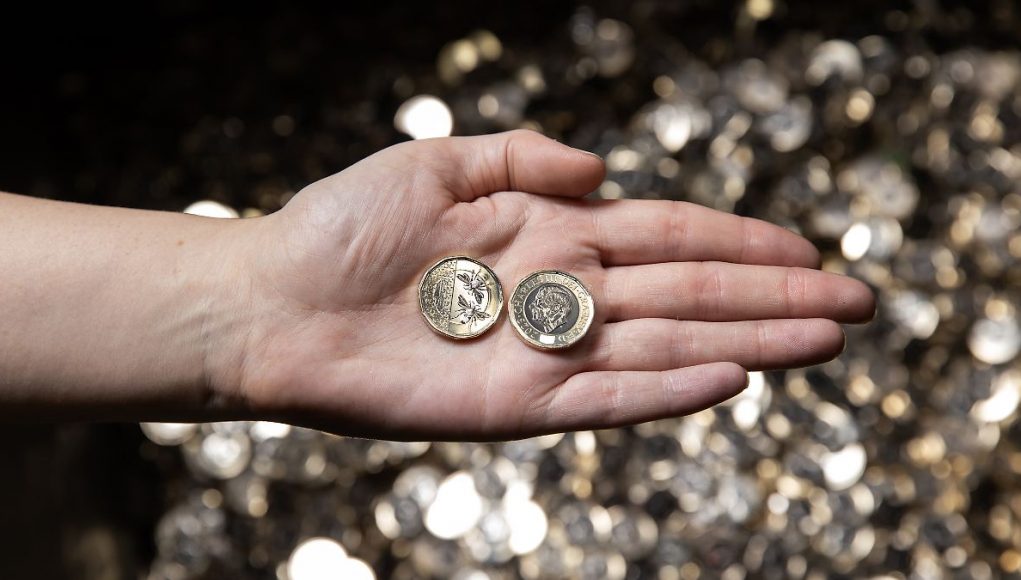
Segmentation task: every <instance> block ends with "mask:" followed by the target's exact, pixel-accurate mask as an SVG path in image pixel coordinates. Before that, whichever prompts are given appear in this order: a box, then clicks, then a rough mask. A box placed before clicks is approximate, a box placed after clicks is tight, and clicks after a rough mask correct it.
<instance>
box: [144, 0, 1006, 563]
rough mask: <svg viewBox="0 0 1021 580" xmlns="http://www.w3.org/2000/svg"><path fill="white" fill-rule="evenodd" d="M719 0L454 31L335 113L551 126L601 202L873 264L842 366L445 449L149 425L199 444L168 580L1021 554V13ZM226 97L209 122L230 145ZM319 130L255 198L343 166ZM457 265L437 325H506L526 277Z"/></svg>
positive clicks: (382, 130)
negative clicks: (515, 289)
mask: <svg viewBox="0 0 1021 580" xmlns="http://www.w3.org/2000/svg"><path fill="white" fill-rule="evenodd" d="M702 4H706V3H699V2H657V1H652V2H641V3H634V4H633V5H628V6H630V7H629V8H621V7H619V6H616V5H615V4H614V5H613V6H599V5H596V6H594V7H591V8H589V7H583V8H580V9H578V10H576V11H575V12H574V13H573V14H572V15H571V16H570V17H569V18H568V19H567V20H566V21H564V22H563V23H561V24H560V25H559V28H558V29H557V30H559V33H558V34H553V35H550V36H549V37H548V38H546V39H544V40H542V41H541V42H538V43H536V42H525V41H515V40H514V39H513V38H510V37H507V38H500V37H498V36H497V35H496V34H494V33H492V32H487V31H477V32H475V33H472V34H470V35H468V36H466V37H465V38H459V39H451V41H450V42H449V44H447V45H446V46H445V47H444V48H443V49H442V50H441V51H439V53H438V55H437V63H436V66H435V68H434V69H433V70H430V71H417V72H416V71H402V70H400V69H399V68H387V69H385V70H384V69H381V70H380V72H379V73H378V74H379V75H381V78H374V79H372V82H371V83H366V86H367V87H379V86H385V87H387V88H386V91H388V94H389V95H390V96H391V97H392V98H393V99H394V100H395V101H396V102H397V103H399V104H400V103H402V104H400V106H399V107H398V106H395V107H394V108H393V110H386V109H381V108H378V107H366V108H364V109H357V110H351V111H347V112H344V114H343V117H342V119H343V120H342V121H338V122H341V123H345V124H347V125H345V126H356V127H359V130H358V132H357V134H361V135H371V136H373V139H375V141H373V140H372V139H368V140H367V143H370V144H373V143H375V142H376V141H379V140H380V139H382V138H384V137H385V139H389V140H390V141H396V140H398V139H400V137H399V132H400V133H404V134H406V135H408V136H411V137H415V138H419V137H428V136H437V135H444V134H449V133H451V132H453V133H456V134H474V133H482V132H490V131H495V130H502V129H509V128H516V127H528V128H533V129H536V130H540V131H543V132H544V133H546V134H548V135H550V136H552V137H555V138H558V139H560V140H562V141H564V142H567V143H569V144H571V145H573V146H577V147H579V148H583V149H589V150H593V151H595V152H597V153H599V154H600V155H602V156H603V157H604V158H605V159H606V163H607V166H608V169H609V173H608V176H607V179H606V181H605V182H604V183H603V184H602V185H601V186H600V188H599V190H598V192H597V193H596V195H598V196H600V197H603V198H607V199H614V198H622V197H634V198H648V197H656V198H666V199H683V200H689V201H694V202H697V203H700V204H704V205H707V206H710V207H714V208H718V209H722V210H726V211H734V212H737V213H740V214H744V215H752V216H755V217H760V218H764V219H767V220H769V221H772V222H775V223H780V224H782V225H784V226H786V227H789V228H791V229H793V230H795V231H798V232H800V233H802V234H804V235H806V236H807V237H809V238H810V239H811V240H812V241H814V242H816V243H817V244H818V245H819V246H820V248H821V249H822V250H823V255H824V267H825V268H826V269H828V270H831V271H836V272H843V273H847V274H850V275H852V276H855V277H858V278H860V279H863V280H865V281H867V282H868V283H869V284H870V285H872V286H873V287H874V288H875V289H876V291H877V293H878V294H879V297H880V300H879V303H880V310H879V312H878V315H877V319H876V321H875V322H873V323H872V324H871V325H869V326H867V327H863V328H854V329H850V330H849V336H848V346H847V349H846V351H845V352H844V353H843V354H842V355H841V356H840V357H839V358H838V359H837V360H835V361H833V362H830V363H828V364H825V365H822V366H818V367H813V368H809V369H801V370H793V371H788V372H775V373H766V374H763V373H753V374H752V381H751V385H750V386H749V388H748V389H747V390H746V391H745V392H743V393H742V394H741V395H739V396H738V397H736V398H735V399H733V400H731V401H729V402H727V403H726V404H724V405H721V406H718V407H716V408H713V409H710V410H707V411H703V412H701V413H698V414H696V415H693V416H690V417H687V418H683V419H674V420H663V421H656V422H652V423H647V424H643V425H639V426H636V427H633V428H626V429H615V430H606V431H599V432H579V433H571V434H566V435H550V436H546V437H539V438H534V439H526V440H521V441H513V442H507V443H494V444H474V443H434V444H429V443H392V442H381V441H368V440H359V439H347V438H339V437H334V436H330V435H325V434H322V433H318V432H313V431H307V430H303V429H297V428H291V427H288V426H285V425H277V424H272V423H262V422H239V423H214V424H206V425H199V426H186V425H167V424H146V425H143V429H144V430H145V432H146V434H147V436H148V437H149V438H150V439H151V440H152V445H151V446H149V447H147V449H146V450H145V452H146V453H147V454H149V455H151V456H153V457H155V458H159V457H164V456H166V454H167V453H171V454H175V453H180V454H181V456H183V458H184V465H185V466H186V471H184V472H182V471H178V470H174V469H172V468H168V469H167V473H166V476H167V478H168V482H169V483H168V486H167V489H168V502H169V503H170V505H171V507H170V508H169V509H168V510H167V511H166V513H165V515H164V516H163V518H162V520H161V521H160V523H159V525H158V527H157V529H156V532H155V539H156V547H157V556H156V559H155V561H154V562H153V563H152V567H151V569H150V570H149V571H148V577H149V578H150V579H152V580H157V579H166V580H178V579H186V578H221V577H230V578H277V579H280V580H309V579H312V578H327V577H329V578H334V577H336V578H340V577H344V578H372V577H377V578H397V579H400V578H423V577H425V578H460V579H469V578H470V579H485V578H492V579H503V578H557V577H573V578H620V579H623V578H628V579H631V578H658V579H664V580H667V579H675V578H680V579H685V580H690V579H695V578H725V579H729V580H739V579H742V578H752V577H755V578H759V577H762V578H796V579H798V578H810V579H822V578H829V577H833V576H848V577H884V578H908V577H911V578H941V577H947V578H978V579H982V578H994V577H999V576H1002V575H1012V574H1019V573H1021V422H1018V421H1017V417H1018V406H1019V403H1021V358H1019V351H1021V325H1019V322H1018V309H1019V308H1021V301H1019V298H1018V297H1019V296H1021V232H1019V226H1021V141H1019V138H1021V50H1018V49H1017V48H1016V47H1015V46H1014V45H1015V44H1016V42H1010V40H1011V39H1013V38H1015V36H1016V31H1017V30H1019V29H1021V17H1019V9H1018V8H1017V7H1016V5H1015V4H1014V3H1011V2H1008V1H1006V0H1001V1H995V0H994V1H991V2H988V3H978V4H977V5H975V4H974V3H972V4H962V5H960V6H956V5H955V6H946V5H944V4H943V3H931V2H918V3H913V4H903V3H898V4H896V6H894V7H889V6H887V5H886V4H885V3H880V4H877V5H876V6H874V7H871V8H868V9H861V8H860V7H859V8H858V9H854V8H850V7H843V6H835V5H827V10H825V11H823V10H820V9H819V7H818V5H817V4H815V3H807V2H789V3H783V2H780V1H779V0H746V1H742V2H738V3H737V4H735V5H729V4H728V5H726V6H722V7H716V6H702ZM710 4H711V3H710ZM822 13H825V14H822ZM536 17H537V18H539V17H541V15H537V16H536ZM366 90H367V91H368V90H370V89H369V88H366ZM372 90H375V89H372ZM338 114H340V113H338ZM288 119H290V117H288ZM229 121H230V119H225V120H223V122H222V123H216V122H211V123H210V124H209V127H207V128H206V129H208V131H209V132H211V134H212V133H217V135H218V136H216V137H215V139H230V138H231V137H230V135H229V134H227V133H228V132H230V131H234V130H235V129H236V128H237V127H236V125H237V123H230V122H229ZM285 121H286V119H285V120H280V121H279V123H277V121H276V120H274V121H273V130H274V131H277V132H278V133H279V134H280V135H284V134H285V133H286V134H287V135H290V134H291V132H292V131H294V132H295V134H300V129H299V130H297V131H295V130H294V127H293V123H290V124H288V122H285ZM278 124H279V127H278ZM249 125H251V121H250V120H249ZM206 129H203V131H206ZM220 133H223V134H220ZM224 135H226V136H224ZM215 139H214V138H213V137H210V136H208V135H206V136H200V137H196V139H194V140H188V141H187V142H188V143H190V145H189V147H191V149H189V150H190V151H193V152H194V153H195V154H196V156H199V154H200V153H201V152H202V151H204V147H205V146H204V145H203V143H206V144H208V143H209V142H212V141H214V140H215ZM301 142H303V143H306V144H307V145H308V147H307V149H306V150H305V153H307V157H306V161H305V163H304V165H302V168H303V169H302V171H308V172H310V173H309V174H307V175H306V174H300V175H290V176H281V177H280V178H279V179H278V180H268V181H267V186H266V187H265V188H262V189H257V190H256V191H257V193H253V194H252V197H251V198H250V199H245V200H243V201H241V202H235V203H234V205H236V206H237V207H234V208H227V209H228V210H232V211H234V212H235V214H237V213H241V214H246V215H257V214H259V213H265V212H269V211H273V210H275V209H277V208H278V207H279V205H280V204H281V203H283V202H284V201H286V198H287V195H288V194H289V191H290V190H289V189H288V188H286V187H283V186H280V185H279V183H286V182H287V181H288V180H290V181H292V182H293V181H300V180H301V179H303V178H306V177H307V178H314V177H321V176H322V175H323V174H324V173H325V167H330V166H331V164H332V165H333V166H332V167H331V168H332V169H339V167H336V166H335V163H336V161H337V159H339V158H340V157H339V155H338V154H336V153H335V152H334V149H331V148H330V143H331V142H332V141H331V140H330V139H329V138H324V139H322V140H320V141H310V140H308V139H307V138H306V139H305V140H304V141H301ZM349 161H353V159H352V160H349ZM214 197H215V196H214ZM219 201H221V202H222V201H225V199H223V198H221V199H219ZM459 271H460V266H457V267H455V272H459ZM474 271H475V272H478V271H479V270H474ZM455 279H457V280H458V282H457V284H463V285H465V288H459V289H458V292H459V294H457V295H462V296H463V295H464V292H468V293H470V294H473V290H472V289H473V288H474V289H475V290H481V289H482V288H483V287H484V288H486V290H485V292H484V293H481V292H480V297H479V298H478V299H476V300H474V301H473V302H467V301H466V305H458V304H457V302H456V296H455V295H454V294H449V295H448V294H445V292H446V290H443V289H439V290H436V286H435V285H434V286H433V287H430V291H429V292H430V294H429V297H430V299H435V298H437V297H438V298H439V299H441V300H446V299H447V298H450V299H451V300H453V302H441V303H442V304H447V305H450V304H454V305H455V307H454V308H455V310H454V311H451V310H449V309H448V310H446V311H444V313H445V320H442V321H440V320H439V319H437V320H436V321H434V320H433V319H431V318H430V317H429V315H428V314H427V315H426V318H427V320H429V323H430V324H434V323H435V324H434V327H435V326H437V325H438V326H442V327H443V328H448V327H449V326H448V325H449V322H450V319H451V317H452V316H459V317H460V322H459V323H458V324H461V325H467V326H468V327H470V328H472V329H474V330H470V331H469V332H474V331H475V330H479V329H481V327H482V326H484V325H485V324H492V322H491V320H493V319H494V318H495V316H493V313H492V312H490V310H489V308H490V307H492V306H495V305H497V304H498V303H500V302H502V295H501V296H499V297H498V296H497V295H496V294H495V293H494V291H493V289H491V288H489V287H488V286H479V285H477V284H475V282H474V281H473V279H472V278H471V277H470V276H469V279H468V280H467V281H465V280H460V278H458V277H456V276H455ZM426 286H427V285H426ZM424 287H425V286H424ZM514 303H515V300H514V298H513V297H512V298H511V299H510V301H509V307H510V309H511V311H514V309H515V308H516V307H515V305H514ZM498 310H499V308H498V307H497V311H498ZM479 313H482V314H486V315H487V316H482V317H480V315H479ZM515 320H516V318H515ZM533 323H534V324H533ZM529 324H530V325H532V326H533V328H538V327H540V326H542V324H543V323H542V321H539V320H535V319H533V320H532V322H529ZM438 330H439V329H438ZM547 334H548V333H547ZM171 465H173V463H171ZM338 571H343V574H341V573H340V572H338ZM338 574H340V575H338Z"/></svg>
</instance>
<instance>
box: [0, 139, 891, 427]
mask: <svg viewBox="0 0 1021 580" xmlns="http://www.w3.org/2000/svg"><path fill="white" fill-rule="evenodd" d="M603 176H604V167H603V163H602V161H601V160H600V159H599V158H598V157H596V156H594V155H591V154H588V153H585V152H582V151H578V150H575V149H572V148H570V147H567V146H565V145H562V144H560V143H557V142H556V141H553V140H550V139H547V138H545V137H542V136H541V135H539V134H537V133H531V132H526V131H514V132H509V133H502V134H497V135H490V136H483V137H456V138H444V139H432V140H423V141H415V142H410V143H404V144H401V145H397V146H394V147H391V148H389V149H386V150H383V151H381V152H379V153H377V154H375V155H373V156H371V157H369V158H367V159H365V160H363V161H361V162H360V163H357V164H355V165H353V166H351V167H350V168H348V169H347V170H345V171H342V172H341V173H338V174H336V175H334V176H332V177H329V178H326V179H324V180H322V181H319V182H317V183H314V184H312V185H310V186H308V187H306V188H305V189H304V190H302V191H301V192H299V193H298V194H297V195H296V196H295V197H294V198H293V199H292V200H291V201H290V202H289V203H288V204H287V205H286V206H285V207H284V208H283V209H282V210H281V211H279V212H276V213H274V214H272V215H269V216H266V217H259V218H252V219H244V220H215V219H211V218H201V217H196V216H188V215H183V214H175V213H164V212H150V211H140V210H131V209H121V208H106V207H94V206H86V205H79V204H70V203H62V202H55V201H45V200H37V199H32V198H27V197H21V196H15V195H10V194H0V248H2V249H0V312H3V313H4V314H3V319H2V320H0V413H2V417H3V418H5V419H7V420H39V419H44V420H55V419H56V420H64V419H67V420H109V419H120V420H174V421H207V420H226V419H267V420H277V421H284V422H289V423H292V424H297V425H304V426H309V427H315V428H319V429H324V430H328V431H332V432H334V433H338V434H344V435H352V436H362V437H374V438H385V439H398V440H421V439H433V440H438V439H459V440H500V439H514V438H521V437H527V436H532V435H537V434H543V433H551V432H560V431H569V430H579V429H598V428H608V427H616V426H622V425H628V424H634V423H639V422H644V421H650V420H655V419H661V418H666V417H675V416H682V415H686V414H689V413H692V412H695V411H698V410H701V409H704V408H706V407H709V406H711V405H714V404H716V403H719V402H721V401H724V400H726V399H728V398H730V397H732V396H734V395H735V394H737V393H739V392H740V391H741V390H742V389H743V388H744V387H745V385H746V384H747V373H746V371H748V370H759V369H778V368H790V367H800V366H805V365H811V364H816V363H820V362H823V361H826V360H829V359H831V358H833V357H835V356H836V355H838V354H839V353H840V352H841V350H842V348H843V345H844V335H843V332H842V330H841V326H840V324H842V323H860V322H865V321H867V320H869V319H870V318H871V317H872V315H873V312H874V310H875V301H874V298H873V295H872V293H871V291H870V290H869V289H868V288H867V287H866V286H865V285H864V284H862V283H861V282H858V281H856V280H853V279H851V278H847V277H843V276H839V275H836V274H831V273H826V272H822V271H820V270H819V269H818V268H819V262H820V258H819V253H818V251H817V250H816V249H815V248H814V247H813V246H812V245H811V244H810V243H809V242H808V241H806V240H804V239H803V238H801V237H800V236H797V235H795V234H793V233H791V232H789V231H787V230H784V229H782V228H780V227H777V226H774V225H771V224H768V223H766V222H762V221H758V220H752V219H747V218H741V217H736V216H733V215H729V214H724V213H720V212H716V211H712V210H709V209H705V208H702V207H699V206H695V205H692V204H687V203H681V202H671V201H638V200H625V201H593V200H590V199H582V198H583V197H584V196H585V195H586V194H587V193H589V192H591V191H592V190H594V189H595V188H596V187H597V186H598V185H599V183H600V181H601V180H602V179H603ZM447 255H470V256H473V257H475V258H477V259H479V260H481V261H482V262H484V263H485V264H487V265H489V267H490V268H492V269H493V271H494V272H495V273H496V275H497V276H498V277H499V278H500V280H501V281H502V283H503V285H504V291H505V293H507V294H508V295H509V293H510V290H511V289H512V288H513V286H514V284H516V283H517V282H518V281H519V280H521V279H522V278H524V277H525V276H526V275H528V274H529V273H530V272H532V271H535V270H540V269H558V270H564V271H567V272H570V273H572V274H574V275H575V276H577V277H578V278H579V279H581V280H582V281H583V282H584V283H585V284H586V286H587V287H588V288H589V289H590V290H591V292H592V295H593V298H594V300H595V305H596V319H595V321H594V323H593V325H592V328H591V329H590V331H589V333H588V335H587V336H586V337H585V338H584V339H583V340H582V341H581V342H579V343H578V344H577V345H575V346H574V347H572V348H571V349H569V350H565V351H556V352H548V351H541V350H538V349H535V348H532V347H530V346H527V345H526V344H525V343H524V342H522V341H521V340H520V339H519V337H518V336H517V335H516V334H515V331H514V330H513V328H512V327H511V325H510V323H509V322H508V321H507V319H506V312H504V313H502V314H501V316H500V319H499V320H498V321H497V323H496V324H495V325H494V327H493V328H492V329H491V330H490V331H489V332H487V333H486V334H484V335H483V336H481V337H479V338H476V339H473V340H468V341H453V340H450V339H447V338H444V337H441V336H439V335H437V334H436V333H434V332H433V331H432V330H431V329H430V328H429V327H428V325H427V324H426V323H425V321H424V320H423V319H422V317H421V315H420V313H419V306H418V300H417V286H418V282H419V280H420V279H421V276H422V274H423V273H424V271H425V270H426V268H428V267H429V266H430V265H431V264H433V263H435V262H436V261H437V260H438V259H440V258H442V257H444V256H447Z"/></svg>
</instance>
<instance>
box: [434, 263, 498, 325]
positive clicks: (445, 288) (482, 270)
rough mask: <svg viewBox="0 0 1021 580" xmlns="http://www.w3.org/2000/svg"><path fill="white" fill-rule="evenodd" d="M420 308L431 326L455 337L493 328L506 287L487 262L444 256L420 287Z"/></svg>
mask: <svg viewBox="0 0 1021 580" xmlns="http://www.w3.org/2000/svg"><path fill="white" fill-rule="evenodd" d="M418 299H419V307H420V308H421V310H422V316H423V317H424V318H425V320H426V322H428V323H429V326H430V327H431V328H432V329H433V330H435V331H436V332H439V333H440V334H443V335H445V336H449V337H451V338H472V337H475V336H478V335H480V334H482V333H483V332H485V331H487V330H489V328H491V327H492V326H493V324H494V323H495V322H496V319H497V318H498V317H499V315H500V310H501V309H502V308H503V289H502V287H501V286H500V281H499V279H497V277H496V274H494V273H493V271H492V270H490V269H489V268H488V267H486V265H485V264H482V263H481V262H479V261H477V260H473V259H472V258H467V257H464V256H451V257H449V258H444V259H442V260H440V261H439V262H437V263H436V264H434V265H433V266H432V267H431V268H429V269H428V270H427V271H426V273H425V275H424V276H423V277H422V281H421V282H420V283H419V286H418Z"/></svg>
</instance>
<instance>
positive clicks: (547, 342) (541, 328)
mask: <svg viewBox="0 0 1021 580" xmlns="http://www.w3.org/2000/svg"><path fill="white" fill-rule="evenodd" d="M594 316H595V304H594V303H593V302H592V294H590V293H589V291H588V289H586V288H585V285H584V284H582V283H581V281H580V280H578V279H577V278H575V277H574V276H572V275H570V274H567V273H565V272H560V271H557V270H542V271H539V272H533V273H532V274H530V275H529V276H528V277H526V278H525V279H524V280H522V281H521V282H520V283H519V284H518V285H517V287H516V288H514V292H513V293H511V298H510V319H511V324H512V325H513V326H514V329H515V330H517V331H518V335H520V336H521V338H522V339H524V341H525V342H527V343H528V344H530V345H532V346H536V347H538V348H550V349H553V348H566V347H568V346H571V345H573V344H574V343H576V342H578V341H579V340H581V338H582V337H583V336H585V333H586V332H588V329H589V327H590V326H591V325H592V318H593V317H594Z"/></svg>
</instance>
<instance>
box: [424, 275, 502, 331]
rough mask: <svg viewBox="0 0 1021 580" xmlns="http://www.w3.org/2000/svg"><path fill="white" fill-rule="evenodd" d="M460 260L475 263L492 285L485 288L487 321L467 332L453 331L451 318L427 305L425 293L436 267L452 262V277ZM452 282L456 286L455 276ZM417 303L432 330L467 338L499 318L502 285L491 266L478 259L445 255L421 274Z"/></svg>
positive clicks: (485, 328)
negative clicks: (486, 292) (488, 315)
mask: <svg viewBox="0 0 1021 580" xmlns="http://www.w3.org/2000/svg"><path fill="white" fill-rule="evenodd" d="M460 260H465V261H467V262H471V263H472V264H475V265H476V266H478V267H479V269H480V270H482V271H484V272H486V274H487V275H488V276H489V277H490V278H491V279H492V281H493V284H492V286H488V285H487V288H488V289H489V290H490V306H489V307H487V308H486V311H487V312H488V313H489V314H490V318H489V322H488V323H487V324H484V325H480V327H479V328H478V329H477V330H474V331H469V332H454V331H453V330H452V327H453V326H454V325H453V324H452V323H451V320H450V318H449V316H448V315H447V314H446V313H444V312H439V311H437V310H435V309H432V308H429V307H427V302H428V299H429V297H428V296H427V294H428V290H429V289H430V276H431V275H432V274H434V271H435V270H436V269H437V268H439V267H441V266H444V263H445V262H452V263H453V268H451V272H450V275H451V276H452V277H453V276H455V275H456V266H457V262H458V261H460ZM452 284H453V285H455V286H456V284H457V280H456V278H454V279H453V280H452ZM451 299H453V297H451ZM418 305H419V312H420V313H421V314H422V318H423V319H425V322H426V325H428V326H429V328H431V329H432V330H433V332H435V333H437V334H440V335H442V336H445V337H447V338H452V339H454V340H468V339H472V338H476V337H478V336H481V335H482V334H485V333H486V332H487V331H488V330H489V329H491V328H493V326H495V325H496V322H497V320H498V319H499V318H500V312H501V311H502V310H503V285H502V284H501V283H500V278H498V277H497V275H496V273H495V272H493V270H492V268H490V267H489V266H487V265H485V264H483V263H482V262H480V261H479V260H476V259H475V258H471V257H469V256H446V257H444V258H442V259H440V260H438V261H437V262H436V263H434V264H432V265H431V266H429V267H428V268H427V269H426V271H425V273H424V274H422V279H421V280H419V282H418Z"/></svg>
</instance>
